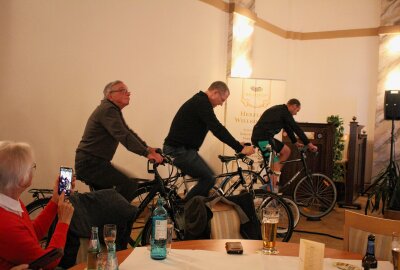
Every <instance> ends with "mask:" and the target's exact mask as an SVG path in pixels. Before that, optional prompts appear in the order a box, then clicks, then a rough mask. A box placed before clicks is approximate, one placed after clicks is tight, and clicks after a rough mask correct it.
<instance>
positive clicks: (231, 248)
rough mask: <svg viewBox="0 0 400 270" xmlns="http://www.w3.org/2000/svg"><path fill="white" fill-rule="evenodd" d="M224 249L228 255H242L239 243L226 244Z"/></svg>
mask: <svg viewBox="0 0 400 270" xmlns="http://www.w3.org/2000/svg"><path fill="white" fill-rule="evenodd" d="M225 249H226V252H227V253H228V254H243V246H242V243H241V242H226V243H225Z"/></svg>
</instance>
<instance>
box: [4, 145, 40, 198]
mask: <svg viewBox="0 0 400 270" xmlns="http://www.w3.org/2000/svg"><path fill="white" fill-rule="evenodd" d="M33 161H34V157H33V150H32V148H31V146H30V145H29V144H27V143H21V142H19V143H17V142H11V141H0V192H1V193H6V191H10V190H12V191H13V190H17V189H21V188H22V187H25V186H26V185H27V184H28V181H30V177H31V173H32V165H33Z"/></svg>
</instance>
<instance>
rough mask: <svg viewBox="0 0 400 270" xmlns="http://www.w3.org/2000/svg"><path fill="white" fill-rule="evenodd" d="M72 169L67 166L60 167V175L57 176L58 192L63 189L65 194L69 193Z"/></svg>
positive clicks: (68, 194)
mask: <svg viewBox="0 0 400 270" xmlns="http://www.w3.org/2000/svg"><path fill="white" fill-rule="evenodd" d="M72 175H73V169H72V168H69V167H64V166H61V167H60V176H59V177H58V194H59V195H60V194H61V193H62V192H63V191H64V192H65V196H70V195H71V187H72Z"/></svg>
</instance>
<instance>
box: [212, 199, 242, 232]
mask: <svg viewBox="0 0 400 270" xmlns="http://www.w3.org/2000/svg"><path fill="white" fill-rule="evenodd" d="M211 211H212V212H213V218H212V219H211V236H210V237H211V239H241V238H242V236H241V234H240V219H239V215H238V213H237V212H236V210H235V208H234V207H233V206H231V205H228V204H225V203H222V202H217V203H216V204H215V205H213V207H212V208H211Z"/></svg>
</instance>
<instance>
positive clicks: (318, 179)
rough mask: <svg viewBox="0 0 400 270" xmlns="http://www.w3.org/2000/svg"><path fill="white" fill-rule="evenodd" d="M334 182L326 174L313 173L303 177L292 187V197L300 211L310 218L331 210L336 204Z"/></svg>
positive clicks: (321, 215) (323, 214) (325, 213)
mask: <svg viewBox="0 0 400 270" xmlns="http://www.w3.org/2000/svg"><path fill="white" fill-rule="evenodd" d="M336 196H337V191H336V186H335V183H333V181H332V180H331V179H330V178H329V177H328V176H326V175H323V174H319V173H313V174H311V176H310V178H309V177H308V176H305V177H303V178H302V179H301V180H300V181H299V182H298V183H297V184H296V187H295V188H294V194H293V198H294V201H295V202H296V204H297V206H298V207H299V210H300V213H301V214H302V215H304V216H306V217H310V218H320V217H323V216H325V215H327V214H328V213H329V212H330V211H332V209H333V207H334V206H335V204H336Z"/></svg>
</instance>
